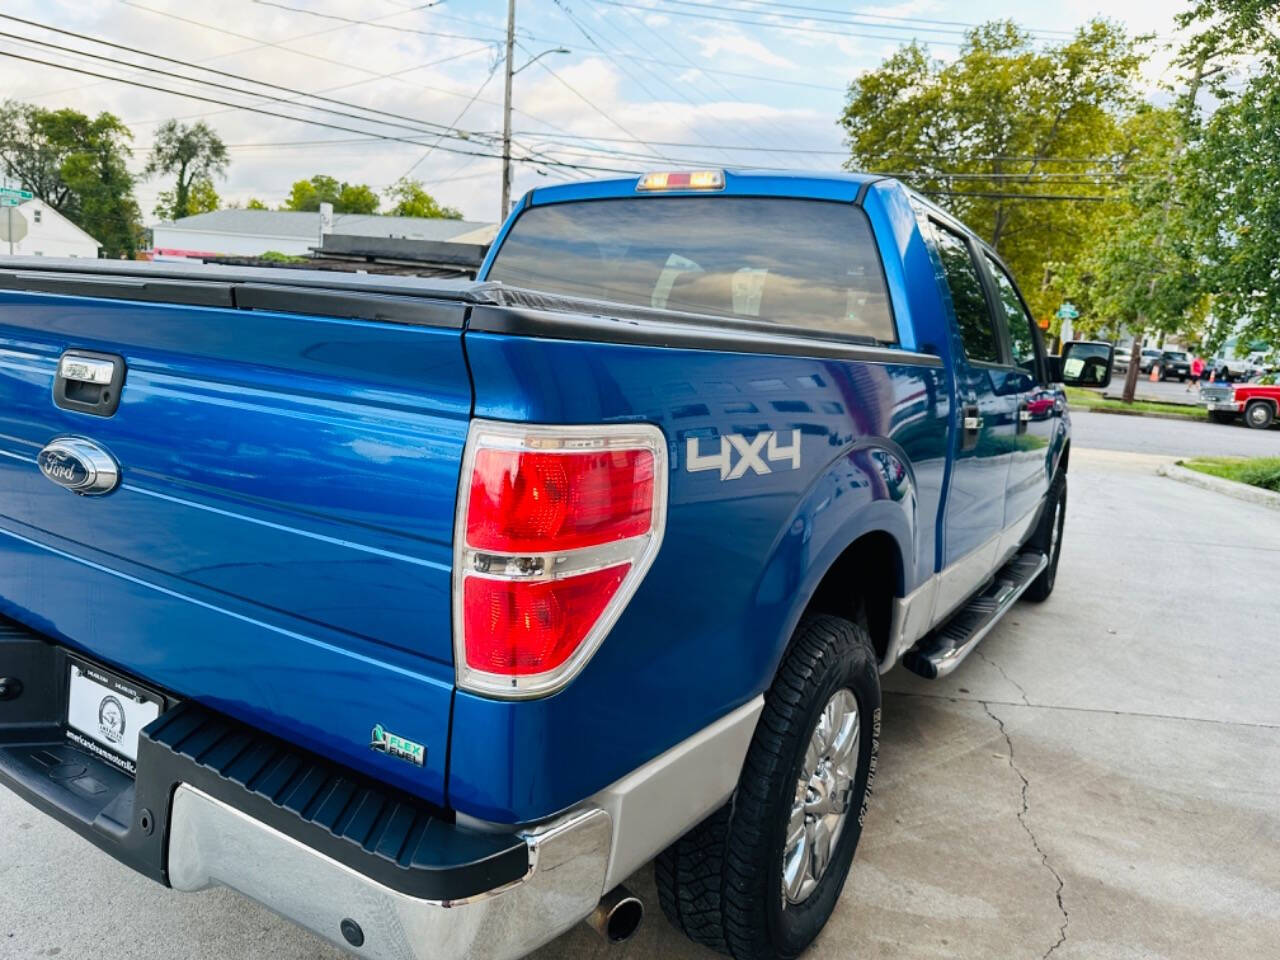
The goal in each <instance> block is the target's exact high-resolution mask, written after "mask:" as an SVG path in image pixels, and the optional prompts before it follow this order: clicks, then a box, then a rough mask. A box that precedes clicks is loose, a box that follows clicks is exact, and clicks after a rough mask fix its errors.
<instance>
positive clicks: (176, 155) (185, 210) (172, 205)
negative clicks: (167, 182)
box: [145, 120, 228, 220]
mask: <svg viewBox="0 0 1280 960" xmlns="http://www.w3.org/2000/svg"><path fill="white" fill-rule="evenodd" d="M227 163H228V158H227V146H226V144H224V143H223V142H222V138H220V137H219V136H218V135H217V134H216V133H214V131H213V128H211V127H210V126H209V125H208V124H207V123H205V122H204V121H203V120H197V121H196V122H195V123H193V124H191V125H189V126H188V125H187V124H184V123H179V122H178V121H177V120H166V121H165V122H164V123H162V124H161V125H160V128H159V129H158V130H156V141H155V144H154V145H153V146H152V148H151V157H150V158H149V159H148V160H147V166H146V170H145V173H146V175H147V176H155V175H156V174H164V175H170V176H174V177H175V178H176V179H175V182H174V185H173V189H172V190H167V191H165V192H164V193H162V194H160V202H159V203H158V204H157V205H156V208H155V214H156V216H158V217H163V218H165V219H168V220H177V219H178V218H180V217H189V216H191V215H192V214H195V213H205V212H207V211H208V210H210V209H213V210H216V209H217V197H218V195H217V193H216V192H215V191H214V189H213V178H214V177H215V176H223V175H225V174H226V172H227ZM210 202H212V203H213V204H214V205H213V206H212V207H209V206H208V204H209V203H210Z"/></svg>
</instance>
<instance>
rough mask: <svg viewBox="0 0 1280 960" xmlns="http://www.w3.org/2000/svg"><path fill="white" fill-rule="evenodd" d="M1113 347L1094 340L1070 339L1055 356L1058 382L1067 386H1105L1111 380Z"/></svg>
mask: <svg viewBox="0 0 1280 960" xmlns="http://www.w3.org/2000/svg"><path fill="white" fill-rule="evenodd" d="M1115 349H1116V348H1115V347H1114V346H1112V345H1111V344H1109V343H1105V342H1102V341H1095V340H1071V341H1069V342H1067V343H1064V344H1063V345H1062V356H1060V357H1057V358H1055V359H1056V360H1057V363H1056V364H1054V366H1056V367H1057V371H1056V372H1057V374H1058V376H1057V377H1056V378H1055V379H1057V380H1058V381H1059V382H1061V383H1064V384H1066V385H1067V386H1069V387H1105V386H1106V385H1107V384H1109V383H1110V382H1111V364H1112V362H1113V361H1114V359H1115Z"/></svg>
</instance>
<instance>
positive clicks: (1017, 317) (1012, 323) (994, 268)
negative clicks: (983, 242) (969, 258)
mask: <svg viewBox="0 0 1280 960" xmlns="http://www.w3.org/2000/svg"><path fill="white" fill-rule="evenodd" d="M987 265H988V266H989V267H990V268H991V275H992V276H993V277H995V281H996V289H997V290H998V291H1000V304H999V306H1000V312H1001V313H1003V314H1004V317H1005V321H1006V322H1007V323H1008V324H1009V349H1010V352H1011V353H1012V354H1013V362H1014V363H1015V364H1017V365H1018V366H1020V367H1022V368H1023V369H1024V370H1029V371H1031V372H1032V373H1035V372H1036V335H1035V332H1034V331H1033V330H1032V329H1031V325H1032V320H1031V317H1030V316H1029V315H1028V314H1027V311H1026V310H1025V309H1024V308H1023V306H1022V299H1021V298H1020V297H1019V296H1018V290H1017V288H1016V287H1014V285H1013V281H1012V280H1011V279H1010V278H1009V275H1008V274H1007V273H1005V272H1004V267H1002V266H1000V264H998V263H996V262H995V261H994V260H992V259H991V258H990V257H987Z"/></svg>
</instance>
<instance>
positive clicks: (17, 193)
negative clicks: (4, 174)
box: [0, 187, 34, 206]
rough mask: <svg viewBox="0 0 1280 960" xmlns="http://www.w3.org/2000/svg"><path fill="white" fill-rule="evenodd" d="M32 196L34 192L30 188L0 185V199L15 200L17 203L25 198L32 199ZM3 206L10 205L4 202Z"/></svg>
mask: <svg viewBox="0 0 1280 960" xmlns="http://www.w3.org/2000/svg"><path fill="white" fill-rule="evenodd" d="M33 196H34V194H33V193H32V192H31V191H30V190H23V189H22V188H21V187H0V199H3V200H16V201H17V202H18V203H22V202H23V201H25V200H30V199H32V197H33ZM5 206H10V204H8V203H6V204H5Z"/></svg>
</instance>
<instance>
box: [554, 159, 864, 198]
mask: <svg viewBox="0 0 1280 960" xmlns="http://www.w3.org/2000/svg"><path fill="white" fill-rule="evenodd" d="M670 166H671V169H673V170H674V169H688V165H687V164H686V165H674V164H673V165H670ZM652 169H653V170H656V171H660V170H663V169H666V167H665V166H664V165H663V164H662V163H661V162H655V163H654V165H653V167H652ZM712 169H719V168H712ZM884 179H886V178H885V177H884V176H883V175H881V174H876V173H850V172H847V171H840V170H831V171H824V170H731V169H725V170H724V181H725V182H724V189H723V190H717V191H715V193H716V195H718V196H756V197H758V196H776V197H799V198H803V199H810V200H841V201H846V202H852V201H854V200H856V199H857V198H858V195H859V194H860V193H861V192H862V190H863V189H864V188H865V187H866V186H867V184H870V183H873V182H875V181H876V180H884ZM638 180H639V176H628V177H614V178H610V179H607V180H586V181H583V182H580V183H562V184H556V185H555V186H548V187H537V188H536V189H534V190H532V191H531V192H530V203H532V204H534V205H538V204H544V203H565V202H568V201H571V200H603V199H610V198H618V197H633V196H635V195H636V183H637V181H638ZM699 192H701V191H697V190H678V191H672V193H681V194H686V195H687V194H697V193H699Z"/></svg>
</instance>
